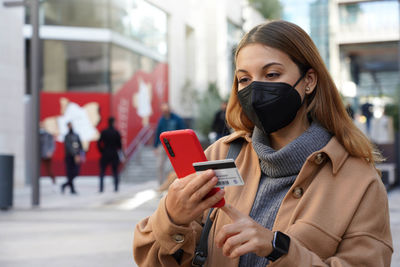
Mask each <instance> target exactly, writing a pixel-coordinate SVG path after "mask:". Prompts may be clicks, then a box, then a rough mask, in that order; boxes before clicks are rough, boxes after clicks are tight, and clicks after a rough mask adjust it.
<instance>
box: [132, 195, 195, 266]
mask: <svg viewBox="0 0 400 267" xmlns="http://www.w3.org/2000/svg"><path fill="white" fill-rule="evenodd" d="M201 230H202V227H201V225H200V223H198V222H196V221H194V222H192V223H191V224H190V225H189V226H185V227H183V226H179V225H175V224H174V223H173V222H172V221H171V220H170V218H169V216H168V214H167V211H166V208H165V197H164V198H163V199H161V201H160V204H159V206H158V208H157V210H156V211H155V213H154V214H152V215H151V216H150V217H147V218H145V219H144V220H142V221H140V222H139V223H138V224H137V225H136V228H135V233H134V241H133V256H134V258H135V261H136V263H137V264H138V265H139V266H140V267H147V266H148V267H156V266H165V267H174V266H191V261H192V258H193V254H194V250H195V246H196V240H198V239H199V237H200V234H201ZM177 234H179V235H182V236H183V237H184V241H183V242H181V243H178V242H176V241H175V240H174V236H175V235H177ZM179 249H181V250H183V256H182V261H181V264H180V265H179V264H178V263H177V261H176V260H175V258H174V257H173V256H172V254H174V253H175V252H176V251H178V250H179Z"/></svg>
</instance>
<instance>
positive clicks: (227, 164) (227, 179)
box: [193, 159, 244, 187]
mask: <svg viewBox="0 0 400 267" xmlns="http://www.w3.org/2000/svg"><path fill="white" fill-rule="evenodd" d="M193 167H194V169H195V170H196V173H201V172H203V171H206V170H209V169H211V170H213V171H214V172H215V176H217V178H218V183H217V184H216V185H215V187H225V186H239V185H244V182H243V179H242V176H240V173H239V171H238V169H237V168H236V164H235V161H234V160H233V159H222V160H211V161H204V162H196V163H193Z"/></svg>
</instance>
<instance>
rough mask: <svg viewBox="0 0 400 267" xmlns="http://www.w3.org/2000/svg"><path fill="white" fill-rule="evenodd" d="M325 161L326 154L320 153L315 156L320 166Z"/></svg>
mask: <svg viewBox="0 0 400 267" xmlns="http://www.w3.org/2000/svg"><path fill="white" fill-rule="evenodd" d="M324 160H325V156H324V154H322V153H318V154H317V155H316V156H315V160H314V161H315V163H317V164H318V165H320V164H321V163H322V162H324Z"/></svg>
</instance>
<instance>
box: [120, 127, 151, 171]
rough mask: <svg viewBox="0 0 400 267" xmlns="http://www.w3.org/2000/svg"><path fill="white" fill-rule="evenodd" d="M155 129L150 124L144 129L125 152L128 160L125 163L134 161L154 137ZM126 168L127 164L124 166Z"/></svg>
mask: <svg viewBox="0 0 400 267" xmlns="http://www.w3.org/2000/svg"><path fill="white" fill-rule="evenodd" d="M154 131H155V129H154V125H152V124H149V125H147V126H145V127H143V128H142V129H141V130H140V131H139V133H138V134H137V136H136V137H135V139H133V141H132V142H131V143H130V144H129V146H128V147H127V149H126V150H125V155H126V160H125V162H128V161H129V160H131V159H133V158H134V157H135V156H136V155H137V153H138V152H139V150H140V148H141V147H143V146H144V144H146V143H147V142H148V141H149V140H150V138H151V137H152V136H153V133H154ZM123 167H125V164H124V166H123Z"/></svg>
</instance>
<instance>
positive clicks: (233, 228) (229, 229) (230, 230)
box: [215, 224, 241, 248]
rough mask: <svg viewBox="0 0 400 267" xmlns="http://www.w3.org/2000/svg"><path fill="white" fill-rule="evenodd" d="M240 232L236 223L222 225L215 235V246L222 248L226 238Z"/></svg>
mask: <svg viewBox="0 0 400 267" xmlns="http://www.w3.org/2000/svg"><path fill="white" fill-rule="evenodd" d="M240 232H241V228H240V227H238V225H237V224H226V225H224V226H222V228H221V229H220V230H219V232H218V233H217V235H216V237H215V243H216V245H217V247H219V248H222V247H223V246H224V244H225V242H226V240H227V239H228V238H230V237H231V236H234V235H237V234H239V233H240Z"/></svg>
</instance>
